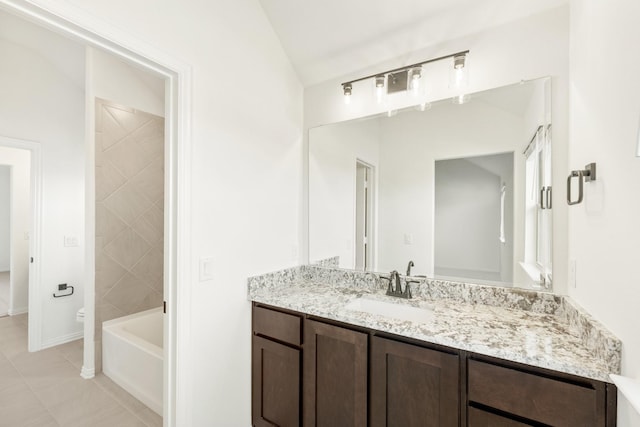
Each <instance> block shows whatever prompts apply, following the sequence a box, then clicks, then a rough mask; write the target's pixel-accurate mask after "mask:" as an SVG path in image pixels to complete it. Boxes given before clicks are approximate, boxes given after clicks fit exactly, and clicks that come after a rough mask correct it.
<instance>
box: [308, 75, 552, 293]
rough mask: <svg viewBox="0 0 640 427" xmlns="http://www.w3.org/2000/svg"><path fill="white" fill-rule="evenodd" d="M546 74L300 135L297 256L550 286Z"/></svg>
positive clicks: (415, 273) (463, 278)
mask: <svg viewBox="0 0 640 427" xmlns="http://www.w3.org/2000/svg"><path fill="white" fill-rule="evenodd" d="M550 85H551V79H550V78H541V79H536V80H531V81H527V82H523V83H520V84H516V85H510V86H505V87H500V88H495V89H492V90H487V91H484V92H479V93H475V94H472V95H471V96H470V97H469V102H467V103H465V104H462V105H457V104H453V103H451V102H450V101H449V100H446V101H439V102H435V103H433V104H432V105H431V108H428V109H426V110H424V111H422V109H423V108H407V109H404V110H401V111H399V112H398V114H396V115H392V116H389V115H386V114H385V115H376V116H371V117H365V118H361V119H357V120H352V121H348V122H341V123H335V124H330V125H326V126H320V127H317V128H314V129H311V130H310V133H309V258H310V262H311V263H316V262H321V263H324V264H327V265H333V266H336V267H340V268H346V269H357V270H364V271H378V272H389V271H391V270H398V271H400V272H401V273H403V274H404V273H406V270H408V269H409V268H410V269H411V275H413V276H427V277H430V278H442V279H448V280H458V281H465V282H472V283H487V284H495V285H499V286H518V287H525V288H546V289H548V288H550V286H551V282H552V270H551V259H552V257H551V243H552V234H551V233H552V224H551V209H552V204H551V121H550V117H551V111H550V103H551V102H550V101H551V100H550V93H551V90H550V89H551V88H550Z"/></svg>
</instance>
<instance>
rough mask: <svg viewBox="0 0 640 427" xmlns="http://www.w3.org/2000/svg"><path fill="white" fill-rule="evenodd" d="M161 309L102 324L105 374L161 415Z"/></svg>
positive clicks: (103, 367)
mask: <svg viewBox="0 0 640 427" xmlns="http://www.w3.org/2000/svg"><path fill="white" fill-rule="evenodd" d="M162 338H163V319H162V308H161V307H159V308H154V309H151V310H147V311H142V312H140V313H135V314H131V315H129V316H125V317H119V318H117V319H113V320H109V321H107V322H103V323H102V371H103V372H104V374H105V375H106V376H108V377H109V378H111V379H112V380H113V382H115V383H116V384H118V385H119V386H120V387H122V388H123V389H125V390H126V391H128V392H129V393H130V394H131V395H133V396H134V397H135V398H136V399H138V400H140V401H141V402H142V403H144V404H145V405H147V406H148V407H149V408H151V409H152V410H153V411H155V412H156V413H157V414H159V415H162V382H163V359H164V358H163V345H162Z"/></svg>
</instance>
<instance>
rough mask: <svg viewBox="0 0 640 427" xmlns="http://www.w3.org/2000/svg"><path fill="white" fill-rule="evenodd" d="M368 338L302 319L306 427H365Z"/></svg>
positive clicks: (346, 330)
mask: <svg viewBox="0 0 640 427" xmlns="http://www.w3.org/2000/svg"><path fill="white" fill-rule="evenodd" d="M367 338H368V337H367V334H364V333H361V332H356V331H352V330H349V329H345V328H341V327H338V326H333V325H328V324H325V323H320V322H315V321H313V320H305V326H304V381H303V383H304V391H303V393H304V403H303V410H304V425H305V427H343V426H344V427H352V426H353V427H366V425H367Z"/></svg>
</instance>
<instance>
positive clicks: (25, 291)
mask: <svg viewBox="0 0 640 427" xmlns="http://www.w3.org/2000/svg"><path fill="white" fill-rule="evenodd" d="M0 144H1V142H0ZM30 162H31V156H30V153H29V151H26V150H19V149H15V148H8V147H3V146H0V164H4V165H9V167H10V170H11V187H10V199H11V202H10V206H11V208H10V217H11V221H10V222H11V228H10V234H11V244H10V266H9V268H8V269H7V270H10V271H11V282H12V285H13V287H12V289H11V294H10V298H11V301H10V302H9V314H11V315H13V314H19V313H24V312H26V311H27V309H28V305H29V240H28V239H26V238H25V233H28V232H29V228H30V227H31V224H30V220H31V212H30V206H31V199H30V196H31V188H30V170H31V167H30V166H31V165H30Z"/></svg>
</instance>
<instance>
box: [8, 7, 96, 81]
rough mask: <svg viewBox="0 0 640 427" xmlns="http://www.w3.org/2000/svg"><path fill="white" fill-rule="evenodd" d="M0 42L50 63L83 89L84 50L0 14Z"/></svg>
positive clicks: (14, 18)
mask: <svg viewBox="0 0 640 427" xmlns="http://www.w3.org/2000/svg"><path fill="white" fill-rule="evenodd" d="M0 41H6V42H9V43H12V44H15V45H18V46H21V47H22V48H25V49H28V50H29V51H31V52H32V53H33V54H35V55H38V56H40V57H41V58H43V59H45V60H46V61H48V62H50V63H51V64H52V65H53V66H54V67H56V68H57V69H58V70H59V71H60V72H61V73H63V74H65V75H66V76H67V77H68V78H69V79H71V81H72V82H73V83H74V84H75V85H76V86H78V87H80V88H84V83H85V81H84V80H85V78H84V67H85V60H84V46H83V45H82V44H79V43H77V42H75V41H72V40H70V39H67V38H65V37H63V36H61V35H58V34H56V33H54V32H52V31H50V30H47V29H45V28H42V27H40V26H38V25H36V24H33V23H31V22H28V21H26V20H24V19H22V18H19V17H17V16H15V15H12V14H10V13H7V12H4V11H1V10H0Z"/></svg>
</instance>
